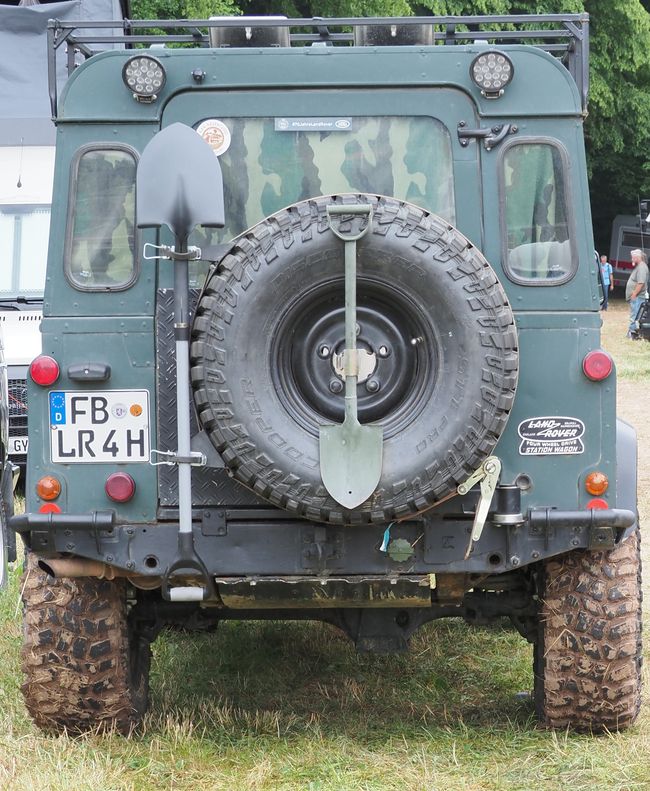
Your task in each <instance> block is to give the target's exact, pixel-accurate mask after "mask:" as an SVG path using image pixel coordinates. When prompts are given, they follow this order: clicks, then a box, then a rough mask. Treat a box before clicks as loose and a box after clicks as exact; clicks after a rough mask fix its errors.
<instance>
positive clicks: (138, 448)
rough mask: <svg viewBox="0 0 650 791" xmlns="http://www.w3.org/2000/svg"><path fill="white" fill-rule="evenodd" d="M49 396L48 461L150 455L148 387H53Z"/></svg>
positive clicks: (116, 459) (146, 457)
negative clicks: (87, 389)
mask: <svg viewBox="0 0 650 791" xmlns="http://www.w3.org/2000/svg"><path fill="white" fill-rule="evenodd" d="M49 396H50V429H51V430H50V446H51V452H52V461H53V462H65V463H66V464H70V463H75V462H84V463H86V464H88V463H97V462H142V461H149V392H148V391H147V390H105V391H101V392H92V393H89V392H75V391H67V390H54V391H51V392H50V394H49Z"/></svg>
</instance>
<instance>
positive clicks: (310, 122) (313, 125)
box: [274, 116, 352, 132]
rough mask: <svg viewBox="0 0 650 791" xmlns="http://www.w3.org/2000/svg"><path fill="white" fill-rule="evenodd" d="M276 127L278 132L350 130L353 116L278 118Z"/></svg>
mask: <svg viewBox="0 0 650 791" xmlns="http://www.w3.org/2000/svg"><path fill="white" fill-rule="evenodd" d="M274 129H275V131H276V132H348V131H349V130H351V129H352V118H351V117H347V118H323V117H314V116H302V117H301V118H276V119H275V125H274Z"/></svg>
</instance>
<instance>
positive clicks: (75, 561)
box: [38, 558, 160, 590]
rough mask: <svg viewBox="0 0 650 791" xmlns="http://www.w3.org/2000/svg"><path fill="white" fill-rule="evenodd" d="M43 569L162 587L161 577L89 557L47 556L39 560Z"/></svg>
mask: <svg viewBox="0 0 650 791" xmlns="http://www.w3.org/2000/svg"><path fill="white" fill-rule="evenodd" d="M38 567H39V568H40V569H41V571H44V572H45V573H46V574H49V575H50V577H55V578H56V577H71V578H75V577H95V579H100V580H114V579H118V578H121V577H124V578H125V579H127V580H128V581H129V582H130V583H131V585H133V587H134V588H140V590H154V589H155V588H159V587H160V577H149V576H145V575H144V574H127V573H126V572H125V571H124V569H119V568H115V566H109V565H108V564H107V563H101V562H100V561H99V560H89V559H87V558H47V559H41V560H39V561H38Z"/></svg>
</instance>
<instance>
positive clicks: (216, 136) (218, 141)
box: [196, 118, 230, 157]
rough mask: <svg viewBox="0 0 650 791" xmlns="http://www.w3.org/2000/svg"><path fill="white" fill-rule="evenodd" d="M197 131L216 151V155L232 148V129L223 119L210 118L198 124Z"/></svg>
mask: <svg viewBox="0 0 650 791" xmlns="http://www.w3.org/2000/svg"><path fill="white" fill-rule="evenodd" d="M196 131H197V133H198V134H199V135H201V137H202V138H203V139H204V140H205V142H206V143H207V144H208V145H209V146H210V148H211V149H212V150H213V151H214V154H215V156H217V157H220V156H221V155H222V154H225V153H226V151H227V150H228V149H229V148H230V129H228V127H227V126H226V125H225V124H224V122H223V121H218V120H217V119H216V118H208V119H207V120H206V121H202V122H201V123H200V124H199V125H198V126H197V128H196Z"/></svg>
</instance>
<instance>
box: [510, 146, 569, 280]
mask: <svg viewBox="0 0 650 791" xmlns="http://www.w3.org/2000/svg"><path fill="white" fill-rule="evenodd" d="M501 163H502V167H501V173H500V176H501V190H502V198H501V203H502V207H503V212H502V218H503V225H504V228H503V231H504V233H503V239H504V241H505V247H506V249H505V251H504V252H505V254H504V268H505V270H506V272H507V274H508V275H509V276H510V277H511V279H513V280H515V281H518V282H522V283H526V282H527V283H530V284H538V285H539V284H543V285H548V284H549V281H551V282H558V283H559V282H564V281H565V280H567V279H568V278H569V277H570V276H571V275H572V274H573V272H574V271H575V266H576V262H575V256H574V255H573V249H572V245H571V238H570V234H569V212H568V205H567V184H566V166H565V156H564V155H563V153H562V151H561V150H560V148H559V146H557V145H556V144H551V143H546V142H544V143H541V142H540V143H538V142H532V143H517V144H515V145H511V146H509V147H508V148H507V149H506V151H505V152H504V154H503V156H502V159H501Z"/></svg>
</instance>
